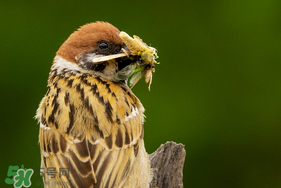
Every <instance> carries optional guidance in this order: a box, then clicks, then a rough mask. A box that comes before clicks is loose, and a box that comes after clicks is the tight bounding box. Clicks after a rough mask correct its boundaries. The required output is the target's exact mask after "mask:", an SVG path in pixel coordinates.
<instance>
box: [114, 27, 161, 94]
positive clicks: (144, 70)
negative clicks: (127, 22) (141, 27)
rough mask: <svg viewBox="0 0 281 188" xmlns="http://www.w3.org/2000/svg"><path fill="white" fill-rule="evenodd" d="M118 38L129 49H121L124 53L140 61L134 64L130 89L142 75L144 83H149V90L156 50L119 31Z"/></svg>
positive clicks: (136, 37)
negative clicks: (138, 57)
mask: <svg viewBox="0 0 281 188" xmlns="http://www.w3.org/2000/svg"><path fill="white" fill-rule="evenodd" d="M119 36H120V37H121V38H122V39H123V41H124V43H125V44H126V45H127V47H128V48H129V51H127V50H125V49H123V51H124V53H125V54H127V55H132V56H140V60H141V61H140V62H137V63H136V68H135V70H134V73H133V75H132V77H131V79H130V85H131V88H132V87H134V86H135V85H136V83H137V82H138V81H139V80H140V79H141V77H142V76H143V75H144V77H145V82H146V83H149V85H148V89H149V90H150V85H151V83H152V72H155V65H154V64H157V62H156V61H155V59H157V58H158V56H157V50H156V49H155V48H153V47H151V46H148V45H147V44H146V43H144V42H143V41H142V39H141V38H139V37H138V36H136V35H134V36H133V38H132V37H130V36H129V35H128V34H127V33H126V32H124V31H121V32H120V34H119Z"/></svg>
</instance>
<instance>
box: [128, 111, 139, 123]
mask: <svg viewBox="0 0 281 188" xmlns="http://www.w3.org/2000/svg"><path fill="white" fill-rule="evenodd" d="M138 114H139V110H138V109H137V108H133V110H132V112H131V114H129V115H128V116H126V117H125V121H129V119H132V118H134V117H136V116H137V115H138Z"/></svg>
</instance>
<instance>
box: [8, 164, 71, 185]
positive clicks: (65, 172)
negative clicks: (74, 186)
mask: <svg viewBox="0 0 281 188" xmlns="http://www.w3.org/2000/svg"><path fill="white" fill-rule="evenodd" d="M33 173H34V170H33V169H31V168H29V169H27V168H24V166H23V165H21V168H19V166H12V165H10V166H9V168H8V172H7V176H8V178H6V179H5V183H6V184H9V185H14V187H15V188H21V187H30V186H31V180H30V178H31V176H32V175H33ZM37 173H38V174H39V175H37V177H38V178H43V177H45V178H47V177H48V178H47V179H48V180H47V181H46V179H45V181H44V182H42V181H37V182H36V186H49V187H55V186H56V185H61V186H62V185H63V186H64V187H69V185H68V181H65V182H64V181H58V180H57V179H56V177H57V178H62V176H65V177H64V180H65V179H68V178H69V168H59V169H58V170H57V168H56V167H47V168H37ZM49 180H50V181H49Z"/></svg>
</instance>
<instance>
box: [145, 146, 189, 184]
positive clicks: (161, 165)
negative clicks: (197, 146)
mask: <svg viewBox="0 0 281 188" xmlns="http://www.w3.org/2000/svg"><path fill="white" fill-rule="evenodd" d="M185 154H186V152H185V149H184V145H182V144H177V143H175V142H166V144H162V145H161V146H160V147H159V148H158V149H157V150H156V151H155V152H154V153H152V154H150V155H149V159H150V161H151V167H152V168H153V179H152V181H151V183H150V188H182V187H183V182H182V177H183V165H184V160H185Z"/></svg>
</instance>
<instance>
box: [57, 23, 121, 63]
mask: <svg viewBox="0 0 281 188" xmlns="http://www.w3.org/2000/svg"><path fill="white" fill-rule="evenodd" d="M119 33H120V31H119V30H118V29H117V28H116V27H114V26H113V25H112V24H110V23H107V22H94V23H89V24H86V25H83V26H81V27H80V28H79V29H78V30H77V31H75V32H74V33H72V34H71V35H70V36H69V37H68V39H67V40H66V41H65V42H64V43H63V44H62V45H61V47H60V48H59V50H58V51H57V55H58V56H61V57H62V58H64V59H65V60H67V61H70V62H73V63H77V62H76V59H79V58H80V56H81V55H82V54H85V53H96V54H103V55H109V54H114V53H118V52H119V51H120V50H121V47H122V46H123V45H124V43H123V40H122V39H121V38H120V37H119ZM103 41H104V42H107V43H108V44H110V45H113V46H114V47H113V49H111V50H104V51H102V50H100V49H99V48H98V45H100V43H101V42H103ZM101 45H104V44H101ZM116 46H117V47H118V48H117V47H116Z"/></svg>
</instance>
